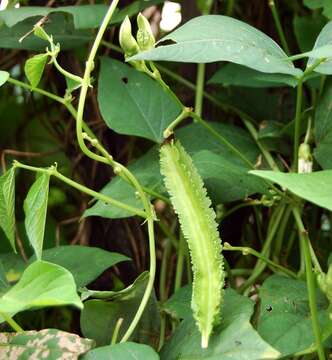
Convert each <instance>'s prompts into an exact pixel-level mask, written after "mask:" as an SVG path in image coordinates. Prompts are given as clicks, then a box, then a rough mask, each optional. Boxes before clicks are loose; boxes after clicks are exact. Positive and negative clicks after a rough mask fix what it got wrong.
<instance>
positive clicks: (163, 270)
mask: <svg viewBox="0 0 332 360" xmlns="http://www.w3.org/2000/svg"><path fill="white" fill-rule="evenodd" d="M171 249H172V241H171V240H170V239H166V240H165V244H164V247H163V257H162V260H161V266H160V278H159V298H160V301H161V302H164V301H166V300H167V292H166V280H167V264H168V260H169V255H170V253H171Z"/></svg>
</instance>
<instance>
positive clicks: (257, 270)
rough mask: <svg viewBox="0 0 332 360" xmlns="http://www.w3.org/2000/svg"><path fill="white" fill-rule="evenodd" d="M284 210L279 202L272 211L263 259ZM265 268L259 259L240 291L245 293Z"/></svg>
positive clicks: (283, 206)
mask: <svg viewBox="0 0 332 360" xmlns="http://www.w3.org/2000/svg"><path fill="white" fill-rule="evenodd" d="M284 209H285V205H284V204H283V203H282V202H281V203H280V204H279V205H278V207H277V208H276V209H275V210H274V212H273V214H272V215H271V220H270V223H269V227H270V229H269V231H268V234H267V238H266V241H265V243H264V245H263V248H262V251H261V255H262V256H264V257H268V256H269V253H270V249H271V243H272V241H273V239H274V236H275V234H276V232H277V230H278V228H279V224H280V220H281V218H282V215H283V212H284ZM265 267H266V263H265V262H264V261H262V260H261V259H259V260H258V261H257V263H256V265H255V267H254V271H253V273H252V274H251V275H250V277H249V278H248V279H247V280H246V281H245V282H244V283H243V284H242V286H241V287H240V291H241V292H242V291H245V290H246V289H248V288H249V287H250V286H251V285H252V284H253V283H254V282H255V281H256V279H257V278H258V277H259V276H260V274H261V273H262V272H263V271H264V269H265Z"/></svg>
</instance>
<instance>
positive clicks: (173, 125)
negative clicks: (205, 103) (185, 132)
mask: <svg viewBox="0 0 332 360" xmlns="http://www.w3.org/2000/svg"><path fill="white" fill-rule="evenodd" d="M190 113H191V108H187V107H183V110H182V111H181V113H180V115H179V116H178V117H177V118H176V119H175V120H174V121H172V122H171V123H170V124H169V125H168V126H167V128H166V129H165V131H164V133H163V136H164V138H165V139H167V138H168V137H169V136H171V135H172V134H173V131H174V129H175V128H176V127H177V126H178V125H179V124H180V123H181V122H182V121H183V120H185V119H186V118H188V117H189V116H190Z"/></svg>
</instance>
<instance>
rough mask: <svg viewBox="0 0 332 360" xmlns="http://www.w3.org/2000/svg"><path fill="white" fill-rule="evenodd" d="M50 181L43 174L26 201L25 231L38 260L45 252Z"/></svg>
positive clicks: (31, 189) (46, 175) (45, 174)
mask: <svg viewBox="0 0 332 360" xmlns="http://www.w3.org/2000/svg"><path fill="white" fill-rule="evenodd" d="M49 181H50V176H49V174H47V173H43V174H41V175H40V176H39V177H38V178H37V180H36V181H35V182H34V183H33V185H32V186H31V188H30V190H29V192H28V195H27V197H26V199H25V201H24V212H25V229H26V232H27V235H28V238H29V241H30V244H31V246H32V247H33V249H34V251H35V254H36V256H37V259H41V255H42V251H43V242H44V232H45V223H46V212H47V200H48V189H49Z"/></svg>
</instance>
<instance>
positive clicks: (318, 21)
mask: <svg viewBox="0 0 332 360" xmlns="http://www.w3.org/2000/svg"><path fill="white" fill-rule="evenodd" d="M325 24H326V19H325V18H324V16H322V15H319V14H314V15H311V16H302V17H301V16H298V15H295V17H294V19H293V28H294V33H295V36H296V40H297V43H298V45H299V48H300V50H301V51H302V52H305V51H309V50H311V49H312V48H313V46H314V44H315V40H316V38H317V36H318V34H319V32H320V31H321V30H322V28H323V26H324V25H325Z"/></svg>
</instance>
